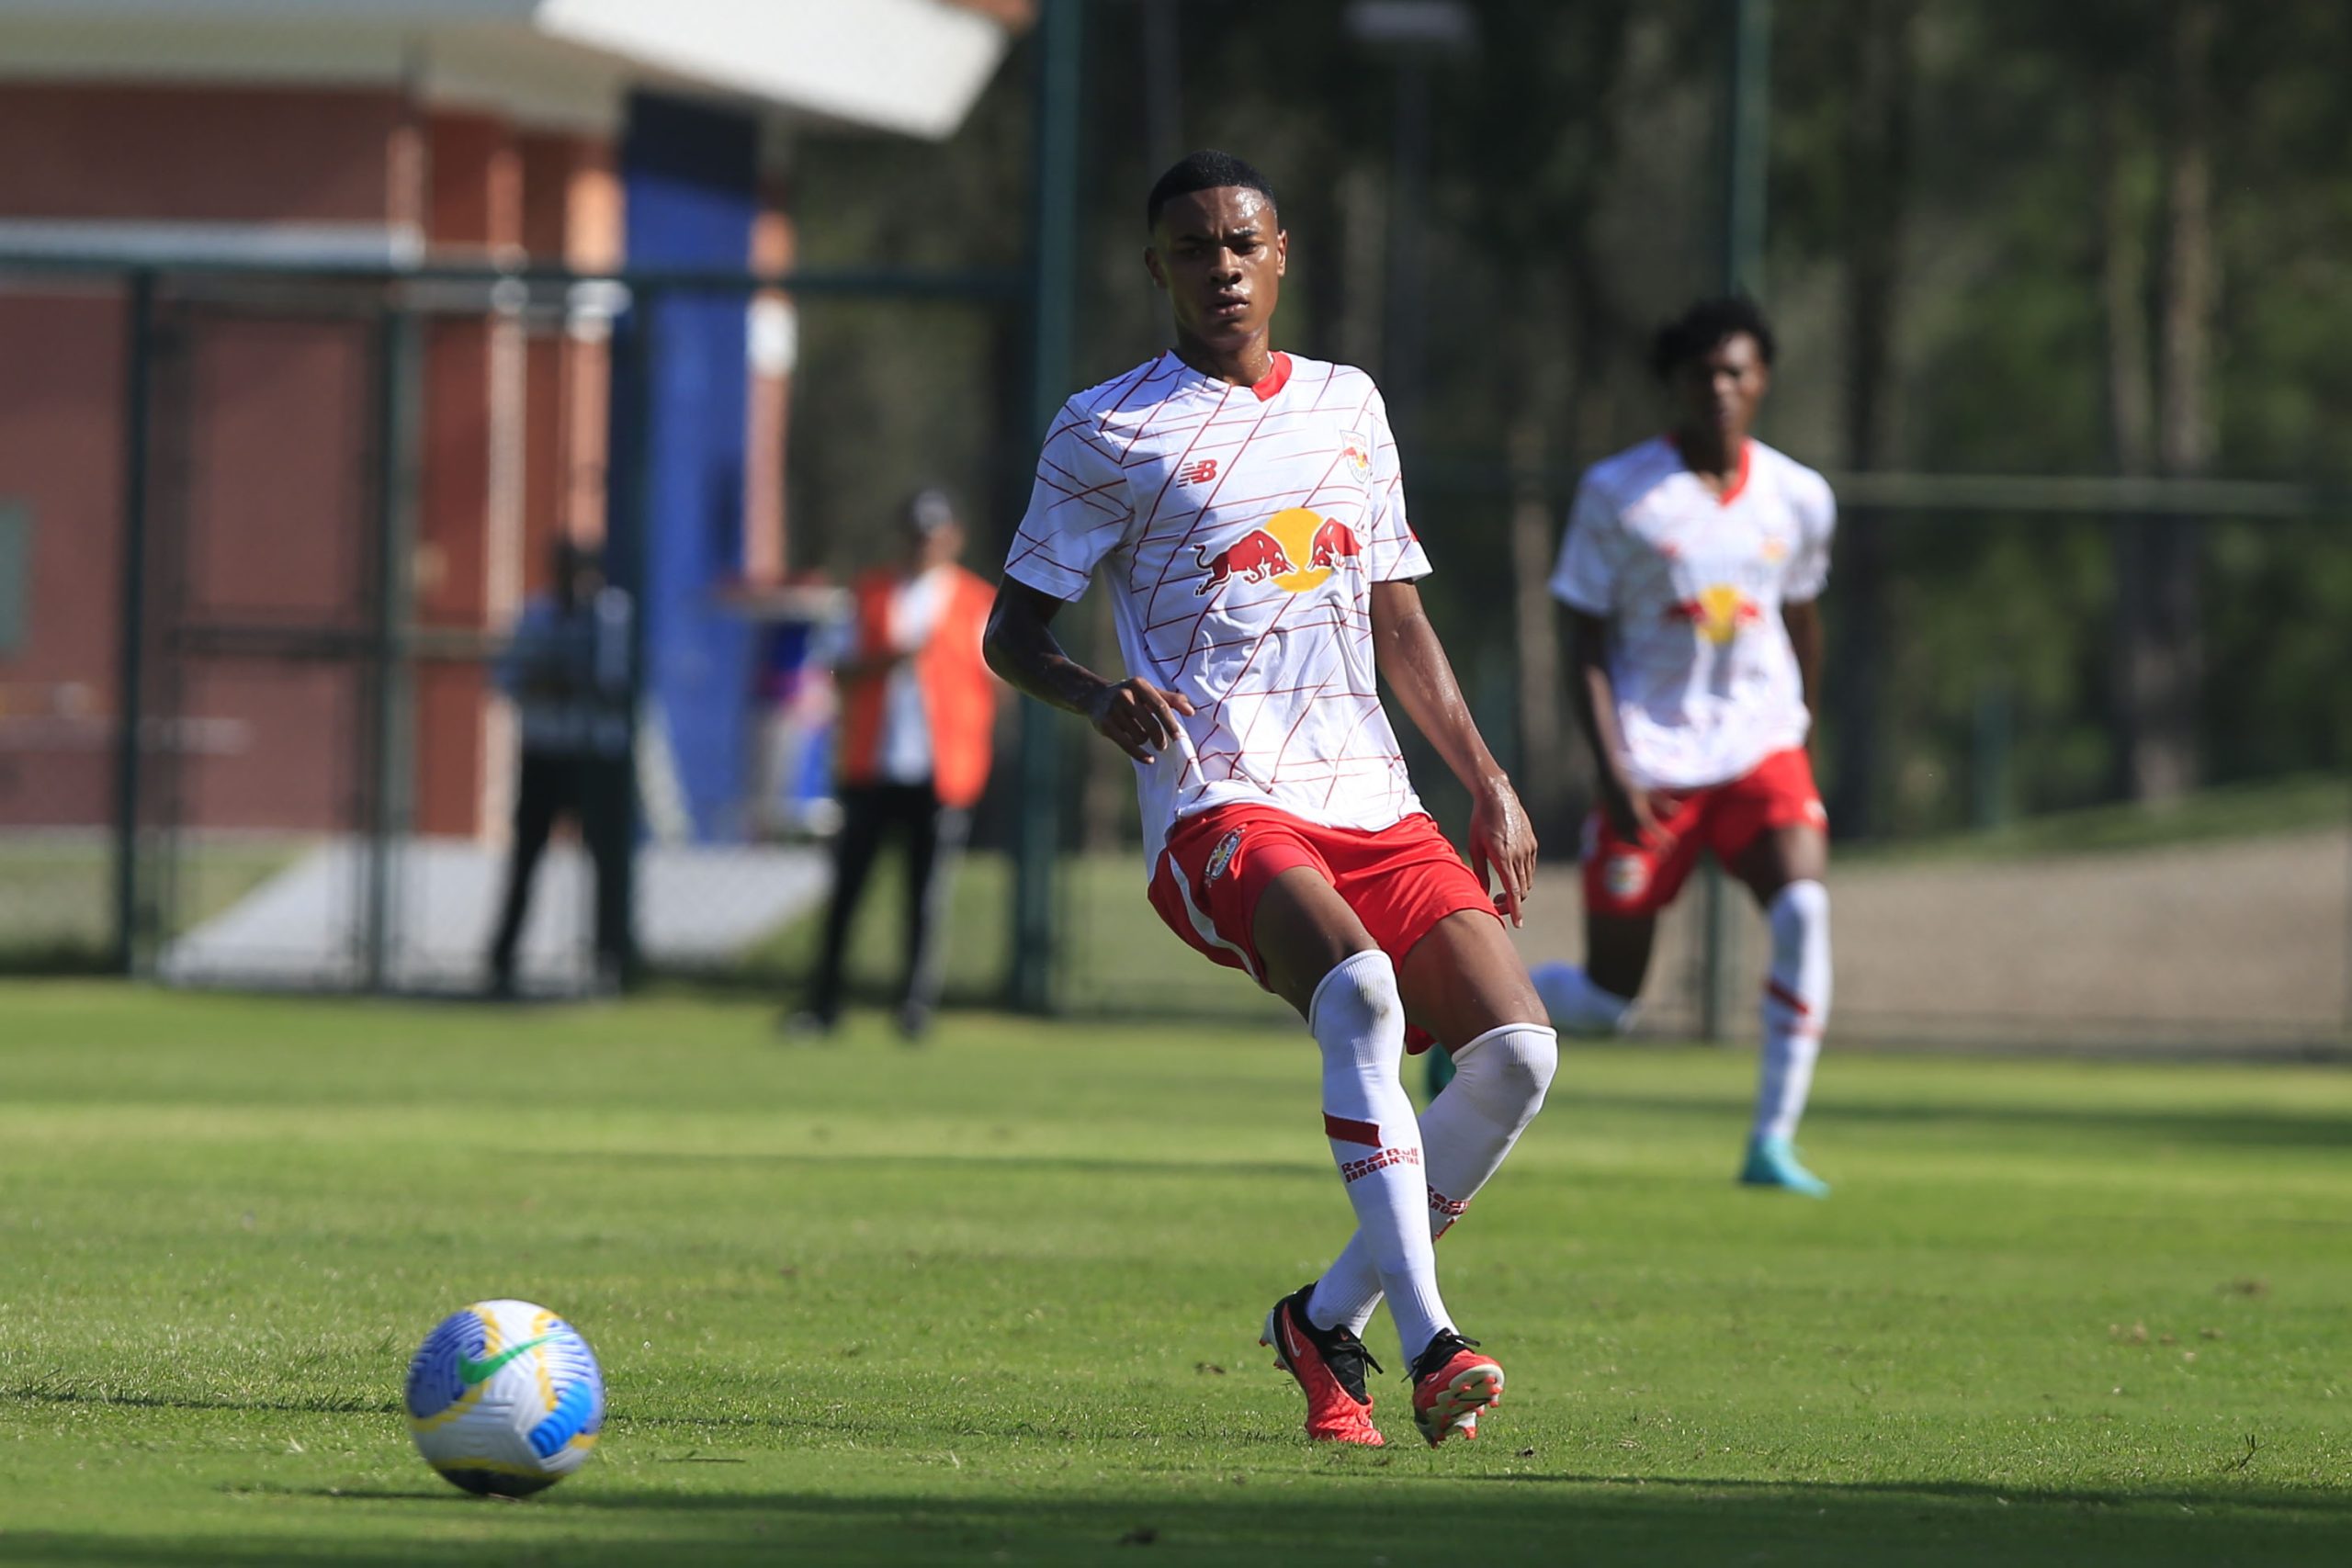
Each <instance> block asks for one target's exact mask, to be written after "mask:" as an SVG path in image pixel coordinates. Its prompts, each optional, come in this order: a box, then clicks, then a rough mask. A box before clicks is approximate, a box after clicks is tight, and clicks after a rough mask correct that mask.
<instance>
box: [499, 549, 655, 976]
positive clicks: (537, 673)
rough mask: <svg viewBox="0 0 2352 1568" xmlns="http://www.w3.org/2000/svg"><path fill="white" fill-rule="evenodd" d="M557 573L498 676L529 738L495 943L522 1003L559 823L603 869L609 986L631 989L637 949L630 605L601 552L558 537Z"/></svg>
mask: <svg viewBox="0 0 2352 1568" xmlns="http://www.w3.org/2000/svg"><path fill="white" fill-rule="evenodd" d="M553 565H554V583H553V587H552V589H551V590H550V591H549V592H547V593H544V594H536V595H534V596H533V597H532V598H531V599H530V601H529V602H528V603H527V604H525V605H524V607H523V613H522V615H521V616H520V617H519V618H517V620H516V621H515V632H514V636H513V637H512V638H511V639H510V640H509V642H508V643H507V646H506V651H505V653H504V654H503V656H501V658H500V659H499V660H498V664H497V667H496V670H495V671H494V679H495V681H496V682H497V685H498V689H499V691H501V692H502V693H503V694H505V696H506V697H507V699H508V700H509V701H511V702H513V703H514V704H515V711H516V715H517V716H518V719H519V721H520V723H519V728H520V729H521V732H522V746H521V752H520V760H519V762H518V765H517V770H516V776H515V838H514V843H513V845H512V847H511V849H510V851H509V854H508V860H507V865H506V897H505V900H504V904H503V908H502V909H501V911H500V913H499V918H498V931H497V934H496V936H494V937H493V938H492V941H491V944H490V987H491V991H492V994H493V995H495V996H500V997H513V996H514V995H515V945H516V943H517V942H519V941H520V939H521V937H522V933H523V922H524V919H525V917H526V915H527V914H528V913H529V910H530V903H531V881H532V877H533V875H534V874H536V873H537V870H538V864H539V856H540V854H541V852H544V851H545V850H546V849H547V846H548V834H549V833H551V832H552V831H553V830H554V829H555V823H556V818H558V817H560V816H569V817H570V818H571V819H572V821H573V822H574V823H575V824H576V825H577V826H578V828H579V830H580V837H581V839H582V840H583V841H584V842H585V843H586V845H587V847H588V854H589V858H590V860H591V861H592V862H593V863H594V866H595V870H596V964H597V982H598V984H599V986H600V987H605V988H610V987H616V986H618V985H619V984H620V983H621V981H622V980H623V979H624V978H625V976H624V975H623V973H622V970H623V966H624V964H626V963H627V961H628V951H629V942H628V921H629V911H628V905H627V902H626V899H625V897H624V889H623V886H622V883H623V880H624V879H623V876H622V872H623V870H624V866H623V858H624V857H625V856H627V855H628V852H629V821H630V815H631V813H630V809H629V807H630V800H629V791H630V788H631V781H632V773H631V768H630V762H629V740H630V733H629V685H630V682H629V660H630V657H631V650H630V646H629V643H630V635H631V629H630V619H631V606H630V604H629V597H628V593H627V592H624V591H623V590H621V589H618V588H616V587H613V586H612V585H611V584H609V583H607V582H606V581H605V570H604V562H603V560H602V558H600V557H599V556H598V555H597V554H596V553H595V552H594V550H591V549H588V548H586V547H582V546H580V545H577V544H575V543H573V542H572V541H571V540H570V539H559V540H557V541H556V544H555V553H554V563H553Z"/></svg>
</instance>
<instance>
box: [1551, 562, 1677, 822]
mask: <svg viewBox="0 0 2352 1568" xmlns="http://www.w3.org/2000/svg"><path fill="white" fill-rule="evenodd" d="M1568 665H1569V671H1568V700H1569V702H1570V703H1572V704H1573V705H1575V707H1576V710H1577V728H1580V729H1582V730H1583V731H1584V738H1585V741H1586V743H1587V744H1589V746H1590V747H1591V748H1592V762H1593V773H1594V775H1595V776H1596V777H1597V778H1598V779H1599V780H1600V808H1601V810H1603V811H1605V812H1607V813H1608V814H1609V825H1610V826H1611V828H1614V829H1616V830H1617V834H1618V836H1619V837H1620V838H1623V839H1625V840H1629V841H1631V842H1633V843H1636V844H1646V843H1648V842H1649V841H1650V840H1651V839H1652V838H1653V837H1654V836H1656V834H1657V817H1656V816H1655V815H1654V814H1653V813H1652V812H1651V810H1650V802H1649V795H1647V793H1646V792H1645V791H1643V790H1640V789H1636V788H1635V787H1634V784H1633V781H1632V777H1631V770H1630V769H1629V768H1628V767H1627V766H1626V763H1625V738H1624V735H1623V732H1622V731H1621V730H1620V729H1619V728H1618V727H1617V687H1616V683H1615V682H1613V681H1611V679H1610V675H1609V623H1608V622H1607V621H1606V620H1604V619H1602V618H1601V617H1600V616H1599V615H1593V614H1592V613H1590V612H1589V611H1586V610H1577V609H1571V610H1569V611H1568Z"/></svg>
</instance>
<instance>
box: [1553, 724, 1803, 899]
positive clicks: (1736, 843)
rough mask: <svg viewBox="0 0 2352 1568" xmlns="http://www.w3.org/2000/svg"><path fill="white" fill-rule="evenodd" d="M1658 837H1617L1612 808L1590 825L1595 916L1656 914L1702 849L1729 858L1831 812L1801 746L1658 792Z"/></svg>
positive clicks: (1590, 895) (1589, 883) (1587, 893)
mask: <svg viewBox="0 0 2352 1568" xmlns="http://www.w3.org/2000/svg"><path fill="white" fill-rule="evenodd" d="M1650 805H1651V807H1652V809H1654V810H1655V811H1657V826H1658V837H1657V840H1655V841H1653V842H1652V843H1651V844H1650V845H1649V846H1648V847H1647V848H1644V847H1643V846H1641V845H1639V844H1635V843H1632V842H1630V841H1628V840H1624V839H1622V838H1620V837H1618V836H1617V830H1616V829H1614V828H1612V827H1611V826H1610V823H1609V816H1608V813H1606V812H1603V811H1598V810H1596V811H1595V812H1594V813H1593V814H1592V820H1591V821H1590V822H1589V823H1588V824H1587V825H1586V828H1585V854H1584V907H1585V908H1587V909H1588V910H1589V911H1591V912H1592V913H1594V914H1596V915H1655V914H1657V912H1658V911H1659V910H1660V909H1663V908H1666V907H1667V906H1668V904H1671V903H1673V902H1674V896H1675V895H1676V894H1677V893H1679V892H1680V891H1682V885H1683V883H1684V882H1686V881H1688V880H1689V879H1690V876H1691V867H1692V866H1695V865H1697V864H1698V863H1699V852H1700V851H1701V850H1702V849H1707V850H1713V851H1714V852H1715V858H1716V859H1717V860H1719V861H1721V862H1723V863H1724V864H1726V865H1728V864H1730V863H1732V861H1734V860H1735V859H1736V858H1737V857H1738V856H1739V855H1740V854H1741V853H1742V852H1745V851H1746V850H1747V846H1748V845H1750V844H1752V843H1754V842H1755V841H1756V840H1758V838H1760V837H1761V836H1762V835H1764V834H1766V833H1769V832H1770V831H1772V830H1773V829H1778V828H1795V827H1801V826H1805V825H1811V826H1813V827H1815V828H1821V829H1826V828H1827V827H1828V826H1829V814H1828V812H1827V811H1826V810H1825V809H1823V807H1822V804H1821V792H1820V791H1819V790H1818V789H1816V788H1815V787H1814V783H1813V761H1812V759H1810V758H1808V757H1807V756H1806V755H1805V754H1804V751H1803V750H1787V751H1775V752H1773V753H1772V754H1771V755H1770V756H1769V757H1767V758H1765V759H1764V760H1763V761H1761V762H1758V763H1757V764H1756V766H1755V767H1754V768H1753V769H1751V770H1750V771H1748V772H1747V773H1743V774H1741V775H1740V776H1739V777H1738V778H1736V779H1734V780H1732V781H1731V783H1729V784H1716V785H1714V786H1713V787H1712V788H1709V789H1694V790H1688V791H1676V792H1671V793H1661V794H1654V795H1651V796H1650Z"/></svg>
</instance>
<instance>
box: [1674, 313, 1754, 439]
mask: <svg viewBox="0 0 2352 1568" xmlns="http://www.w3.org/2000/svg"><path fill="white" fill-rule="evenodd" d="M1771 385H1772V367H1770V366H1769V365H1767V364H1765V363H1764V355H1763V354H1762V352H1761V351H1760V350H1758V348H1757V346H1756V340H1755V339H1754V338H1752V337H1750V336H1748V335H1747V333H1732V334H1731V336H1729V337H1727V338H1725V339H1724V341H1723V342H1721V343H1719V344H1715V346H1714V347H1713V348H1712V349H1709V350H1708V351H1707V352H1706V353H1705V354H1702V355H1700V356H1699V357H1698V358H1696V359H1691V360H1686V361H1684V363H1683V366H1682V368H1681V369H1680V370H1679V371H1677V372H1676V373H1675V378H1674V388H1675V397H1676V401H1677V402H1678V403H1679V405H1680V408H1679V412H1680V413H1681V415H1682V418H1683V421H1684V423H1685V426H1686V428H1695V429H1699V430H1712V431H1714V432H1716V433H1717V434H1720V435H1722V436H1723V438H1724V440H1725V441H1727V442H1736V441H1742V440H1745V439H1746V438H1747V427H1748V426H1749V425H1751V424H1754V423H1756V410H1757V407H1758V405H1759V404H1760V403H1762V402H1763V400H1764V394H1765V392H1766V390H1767V389H1770V386H1771Z"/></svg>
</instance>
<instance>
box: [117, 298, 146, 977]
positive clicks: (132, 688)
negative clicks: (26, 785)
mask: <svg viewBox="0 0 2352 1568" xmlns="http://www.w3.org/2000/svg"><path fill="white" fill-rule="evenodd" d="M125 303H126V307H127V309H126V312H125V314H126V316H127V319H128V324H129V327H130V344H129V354H128V356H127V358H126V360H125V364H124V374H123V398H124V405H123V418H122V425H123V441H122V583H121V586H122V600H121V604H120V614H121V616H122V625H121V627H120V628H119V629H120V634H121V641H120V644H119V648H120V660H121V667H120V668H119V670H118V671H116V698H115V714H116V722H117V728H118V732H117V734H116V737H115V773H114V955H113V959H114V962H113V966H114V968H115V969H116V970H117V971H118V972H119V973H120V974H122V975H124V976H133V975H136V974H137V973H138V970H139V946H140V944H139V795H140V785H141V778H140V773H141V761H142V759H141V754H140V753H141V741H142V737H141V730H142V729H143V728H145V720H146V698H145V692H144V683H145V677H146V671H145V668H144V666H145V662H146V651H147V492H148V479H149V477H150V468H151V461H150V460H151V458H152V457H153V450H152V448H153V430H152V426H151V419H152V415H153V402H154V378H155V274H154V273H153V271H151V270H149V269H148V268H145V267H141V268H140V269H138V270H137V271H135V272H133V273H132V274H131V275H130V295H129V298H128V299H127V300H126V301H125Z"/></svg>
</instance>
